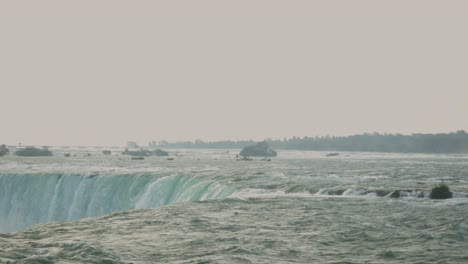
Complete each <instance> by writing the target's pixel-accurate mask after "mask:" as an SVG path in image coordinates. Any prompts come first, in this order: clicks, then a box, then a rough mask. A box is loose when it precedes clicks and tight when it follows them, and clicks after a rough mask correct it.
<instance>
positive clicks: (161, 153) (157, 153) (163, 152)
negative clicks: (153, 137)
mask: <svg viewBox="0 0 468 264" xmlns="http://www.w3.org/2000/svg"><path fill="white" fill-rule="evenodd" d="M153 155H155V156H169V153H168V152H166V151H164V150H162V149H157V150H154V151H153Z"/></svg>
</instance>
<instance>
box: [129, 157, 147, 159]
mask: <svg viewBox="0 0 468 264" xmlns="http://www.w3.org/2000/svg"><path fill="white" fill-rule="evenodd" d="M144 159H145V157H132V160H144Z"/></svg>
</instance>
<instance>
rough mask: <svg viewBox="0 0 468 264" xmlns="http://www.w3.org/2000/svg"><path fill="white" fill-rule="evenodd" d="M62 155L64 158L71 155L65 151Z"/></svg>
mask: <svg viewBox="0 0 468 264" xmlns="http://www.w3.org/2000/svg"><path fill="white" fill-rule="evenodd" d="M63 156H64V157H65V158H69V157H71V154H70V153H65V154H63Z"/></svg>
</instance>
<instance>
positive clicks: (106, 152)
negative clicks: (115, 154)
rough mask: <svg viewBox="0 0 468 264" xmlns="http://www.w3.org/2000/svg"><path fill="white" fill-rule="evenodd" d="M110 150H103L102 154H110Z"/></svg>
mask: <svg viewBox="0 0 468 264" xmlns="http://www.w3.org/2000/svg"><path fill="white" fill-rule="evenodd" d="M111 153H112V152H111V151H110V150H103V151H102V154H103V155H110V154H111Z"/></svg>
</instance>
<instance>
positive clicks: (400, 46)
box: [0, 0, 468, 146]
mask: <svg viewBox="0 0 468 264" xmlns="http://www.w3.org/2000/svg"><path fill="white" fill-rule="evenodd" d="M166 2H170V3H171V4H167V3H166V4H162V2H158V1H116V0H114V1H74V2H73V1H2V2H0V99H1V103H0V106H1V109H0V121H1V126H0V143H7V144H17V143H18V142H22V143H23V144H25V145H28V144H29V145H117V146H121V145H124V144H125V142H126V141H127V140H134V141H137V142H138V143H140V144H146V143H147V142H148V141H150V140H161V139H166V140H169V141H175V140H194V139H197V138H199V139H203V140H221V139H255V140H261V139H264V138H266V137H272V138H283V137H292V136H316V135H327V134H329V135H350V134H355V133H363V132H374V131H377V132H381V133H384V132H389V133H396V132H400V133H404V134H410V133H419V132H424V133H426V132H428V133H435V132H450V131H455V130H460V129H465V130H468V74H467V73H468V48H467V47H468V34H467V25H468V2H467V1H395V0H392V1H322V2H314V1H289V0H288V1H230V2H228V1H166Z"/></svg>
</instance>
